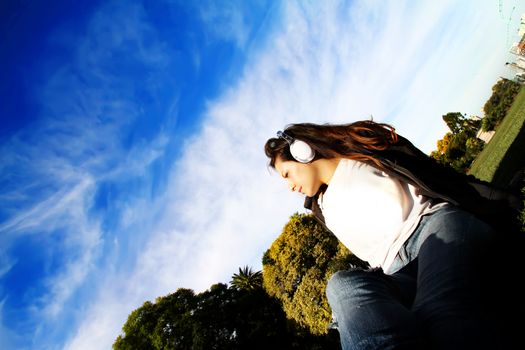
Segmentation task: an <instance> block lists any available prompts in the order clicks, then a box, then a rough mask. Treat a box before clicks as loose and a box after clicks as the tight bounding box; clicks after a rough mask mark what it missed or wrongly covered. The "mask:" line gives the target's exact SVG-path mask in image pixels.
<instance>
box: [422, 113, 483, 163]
mask: <svg viewBox="0 0 525 350" xmlns="http://www.w3.org/2000/svg"><path fill="white" fill-rule="evenodd" d="M442 118H443V121H444V122H445V123H446V124H447V126H448V128H449V129H450V132H448V133H446V134H445V136H444V137H443V139H441V140H438V142H437V150H436V151H433V152H431V153H430V156H431V157H433V158H434V159H436V160H437V161H438V162H440V163H441V164H445V165H448V166H451V167H452V168H454V169H456V170H457V171H459V172H463V173H465V172H467V171H468V169H469V168H470V165H471V164H472V161H473V160H474V159H475V158H476V156H477V155H478V154H479V152H481V150H482V149H483V147H484V145H485V143H484V142H483V141H482V140H480V139H478V138H477V133H478V131H479V129H480V127H481V123H482V121H481V119H479V118H478V117H470V118H467V117H465V115H463V114H461V113H460V112H450V113H447V114H445V115H443V117H442Z"/></svg>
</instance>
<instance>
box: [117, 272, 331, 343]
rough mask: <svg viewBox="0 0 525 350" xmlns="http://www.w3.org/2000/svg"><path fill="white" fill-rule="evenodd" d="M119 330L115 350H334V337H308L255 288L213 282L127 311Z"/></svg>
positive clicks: (305, 332) (266, 296)
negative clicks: (194, 290) (124, 321)
mask: <svg viewBox="0 0 525 350" xmlns="http://www.w3.org/2000/svg"><path fill="white" fill-rule="evenodd" d="M239 271H240V273H239V274H235V275H234V277H235V276H239V275H243V276H244V275H247V276H252V277H253V276H257V275H259V276H260V275H261V272H260V271H259V272H252V270H251V268H248V267H245V268H244V269H239ZM233 279H235V278H233ZM252 281H253V280H252ZM249 285H250V286H251V285H253V284H252V283H249ZM122 330H123V334H122V335H119V336H118V337H117V339H116V340H115V342H114V343H113V349H115V350H146V349H168V350H171V349H192V350H200V349H202V350H204V349H228V350H230V349H233V350H236V349H271V348H275V349H310V350H321V349H339V348H340V347H339V339H338V337H335V335H334V334H332V335H331V336H330V337H328V336H324V337H321V336H316V335H312V334H311V333H309V332H308V331H305V329H304V328H302V327H300V326H299V325H298V324H297V323H296V322H294V321H291V320H288V319H287V318H286V315H285V313H284V311H283V309H282V306H281V303H280V302H279V301H278V300H277V299H275V298H271V297H270V296H269V295H268V294H267V293H266V292H265V290H264V289H263V288H262V287H261V286H260V284H259V288H255V289H254V288H250V289H246V288H238V287H234V286H231V287H228V286H227V285H226V284H223V283H218V284H214V285H212V286H211V287H210V288H209V289H208V290H206V291H204V292H202V293H199V294H195V293H194V292H193V291H192V290H191V289H185V288H180V289H178V290H177V291H176V292H175V293H172V294H169V295H166V296H163V297H159V298H157V299H156V300H155V303H152V302H149V301H147V302H145V303H144V304H143V305H142V306H141V307H139V308H138V309H136V310H134V311H133V312H131V314H130V315H129V316H128V319H127V321H126V323H125V324H124V326H123V327H122Z"/></svg>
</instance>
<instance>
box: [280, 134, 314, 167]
mask: <svg viewBox="0 0 525 350" xmlns="http://www.w3.org/2000/svg"><path fill="white" fill-rule="evenodd" d="M277 137H280V138H283V139H285V140H286V142H288V144H289V145H290V153H291V154H292V156H293V157H294V159H295V160H296V161H298V162H299V163H310V162H311V161H312V159H314V157H315V151H314V150H313V149H312V147H310V145H308V144H307V143H306V142H304V141H301V140H294V138H293V137H291V136H289V135H287V134H285V133H284V132H283V131H277Z"/></svg>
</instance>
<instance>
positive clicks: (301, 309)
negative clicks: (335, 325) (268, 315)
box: [263, 213, 366, 334]
mask: <svg viewBox="0 0 525 350" xmlns="http://www.w3.org/2000/svg"><path fill="white" fill-rule="evenodd" d="M365 265H366V264H364V263H363V262H362V261H360V260H359V259H357V257H355V256H354V255H352V254H351V253H350V252H349V251H348V249H346V248H345V247H344V246H343V245H342V244H341V243H339V241H338V240H337V238H336V237H335V236H333V235H332V234H331V233H330V232H329V231H327V230H326V229H324V227H323V226H321V225H320V224H319V223H318V222H317V220H316V219H315V218H314V217H313V216H312V215H306V214H297V213H296V214H294V215H293V216H292V217H291V218H290V221H289V222H288V223H287V224H286V225H285V227H284V229H283V231H282V233H281V235H280V236H279V237H278V238H277V239H276V240H275V241H274V242H273V243H272V245H271V247H270V249H268V250H267V251H266V253H265V254H264V257H263V284H264V288H265V289H266V291H267V292H268V294H270V295H271V296H274V297H276V298H278V299H279V300H280V301H281V302H282V304H283V309H284V311H285V313H286V315H287V316H288V317H289V318H291V319H293V320H295V321H296V322H297V323H299V324H300V325H301V326H303V327H306V328H307V329H309V330H310V331H311V332H312V333H313V334H325V333H326V332H327V325H328V324H329V323H330V321H331V315H332V313H331V310H330V307H329V305H328V301H327V300H326V295H325V288H326V282H327V280H328V278H329V277H330V276H331V275H332V274H333V273H334V272H336V271H338V270H341V269H345V268H349V267H351V266H365Z"/></svg>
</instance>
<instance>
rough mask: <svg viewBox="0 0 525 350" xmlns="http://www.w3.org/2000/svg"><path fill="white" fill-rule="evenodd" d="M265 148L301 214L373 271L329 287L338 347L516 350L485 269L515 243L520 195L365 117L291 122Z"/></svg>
mask: <svg viewBox="0 0 525 350" xmlns="http://www.w3.org/2000/svg"><path fill="white" fill-rule="evenodd" d="M265 152H266V155H267V156H268V157H269V158H270V166H272V167H274V168H275V169H276V171H277V172H278V173H279V174H280V175H281V176H282V177H283V179H284V180H285V181H286V182H287V183H288V187H289V188H290V190H291V191H294V192H300V193H303V194H304V195H305V196H306V199H305V207H307V208H309V209H311V210H312V211H313V213H314V214H315V216H316V217H317V218H318V219H319V220H320V221H321V222H322V223H324V224H326V226H327V227H328V229H330V230H331V231H332V232H333V233H334V234H335V236H336V237H337V238H338V239H339V240H340V241H341V242H342V243H343V244H344V245H345V246H347V247H348V248H349V249H350V251H352V253H354V254H355V255H356V256H357V257H359V258H361V259H362V260H364V261H366V262H368V263H369V264H370V266H371V269H369V270H348V271H339V272H337V273H336V274H335V275H334V276H332V277H331V278H330V280H329V281H328V285H327V290H326V293H327V298H328V301H329V304H330V306H331V308H332V312H333V314H334V316H335V319H336V324H337V328H338V330H339V333H340V337H341V345H342V348H343V349H428V348H431V349H432V348H434V349H496V348H506V346H510V345H511V344H512V345H513V342H514V340H511V337H510V336H509V333H511V331H509V329H508V327H507V324H506V323H504V321H505V320H501V319H499V320H496V319H495V318H496V317H501V316H502V314H501V313H498V312H499V311H500V310H501V307H502V305H503V303H500V304H502V305H495V306H492V305H494V304H495V303H494V301H498V302H501V301H502V299H500V298H499V297H498V295H497V294H491V293H492V292H499V291H501V290H502V288H501V287H502V286H501V282H502V281H501V277H500V275H501V274H498V273H491V274H490V276H487V274H488V273H489V272H488V268H487V267H486V266H487V265H489V266H490V265H491V264H492V265H493V264H494V254H493V253H494V250H496V251H498V249H499V248H498V247H500V246H501V244H500V243H501V242H507V243H508V240H510V237H514V236H513V235H512V234H511V233H514V232H516V227H517V226H516V220H515V219H516V217H517V210H518V209H519V207H520V203H521V199H520V197H519V196H516V195H513V194H509V193H507V192H505V191H501V190H497V189H495V188H493V187H491V186H490V185H489V184H488V183H485V182H482V181H479V180H477V179H475V178H474V177H472V176H466V175H463V174H459V173H458V172H456V171H455V170H453V169H450V168H447V167H444V166H441V165H440V164H438V163H437V162H435V161H434V160H433V159H432V158H430V157H428V156H427V155H425V154H424V153H423V152H421V151H420V150H418V149H417V148H416V147H414V146H413V145H412V144H411V143H410V142H409V141H408V140H406V139H405V138H403V137H401V136H399V135H397V134H396V132H395V129H394V128H393V127H392V126H390V125H387V124H382V123H376V122H373V121H359V122H355V123H351V124H345V125H329V124H324V125H318V124H308V123H304V124H293V125H289V126H288V127H287V128H286V129H285V130H284V132H281V131H280V132H278V134H277V137H276V138H271V139H269V140H268V141H267V143H266V145H265ZM487 294H489V295H490V297H489V298H486V296H487ZM489 302H490V304H489ZM516 305H517V304H516ZM520 305H521V304H520Z"/></svg>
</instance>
